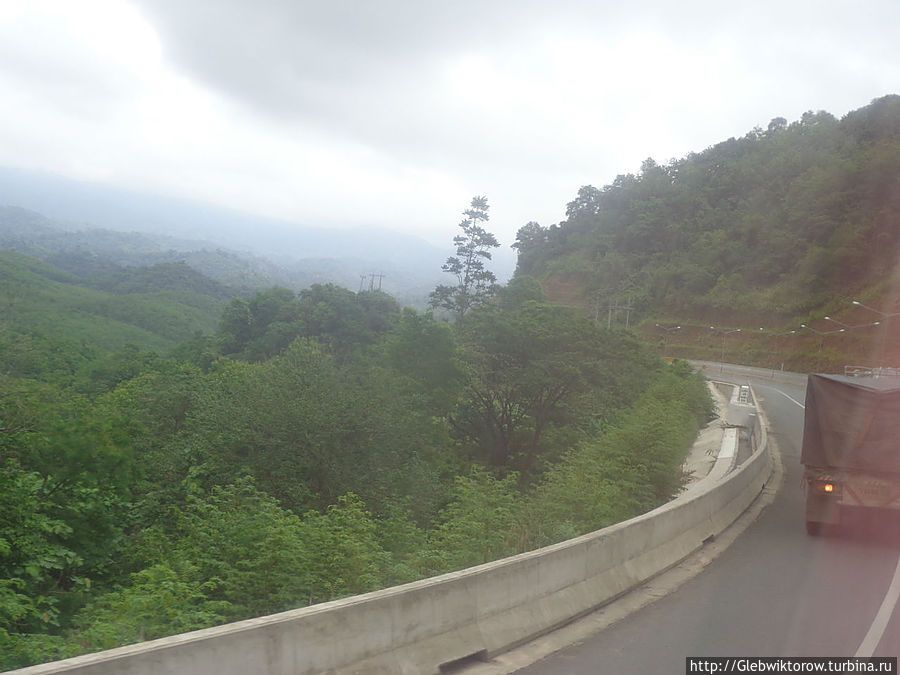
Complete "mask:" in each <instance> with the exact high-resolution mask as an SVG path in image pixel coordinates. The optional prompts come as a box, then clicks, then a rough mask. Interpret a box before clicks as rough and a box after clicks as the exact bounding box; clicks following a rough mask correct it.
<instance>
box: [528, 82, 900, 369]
mask: <svg viewBox="0 0 900 675" xmlns="http://www.w3.org/2000/svg"><path fill="white" fill-rule="evenodd" d="M566 216H567V217H566V219H565V220H564V221H562V222H561V223H559V224H556V225H551V226H549V227H543V226H541V225H539V224H537V223H529V224H528V225H526V226H525V227H523V228H521V229H520V231H519V233H518V241H517V248H518V250H519V252H520V256H519V263H518V268H517V274H518V275H523V274H524V275H532V276H534V277H536V278H538V279H539V280H540V281H541V283H542V285H543V286H544V289H545V291H546V292H547V293H548V295H549V296H550V297H551V298H552V299H555V300H556V301H558V302H565V303H569V304H575V305H581V306H583V307H585V309H586V310H589V311H591V312H592V313H596V314H597V315H598V316H603V318H605V319H607V320H608V321H611V322H618V323H623V321H624V319H625V317H626V316H627V317H628V318H629V319H630V322H631V325H632V326H635V325H637V324H639V323H641V322H644V324H645V328H644V332H645V334H646V335H647V336H648V337H653V338H656V339H660V341H661V344H662V341H663V339H662V338H661V337H660V329H659V328H655V326H656V322H660V323H662V324H663V325H669V324H670V325H671V326H672V327H674V326H675V325H679V324H682V325H684V326H685V328H684V329H683V330H681V331H679V332H678V333H675V334H672V335H667V336H665V342H666V345H667V349H668V350H669V352H670V353H674V354H679V353H680V354H685V355H693V356H694V357H699V356H703V357H705V358H713V357H714V358H716V359H718V358H720V356H721V354H720V353H719V348H720V347H721V349H722V352H724V350H725V346H726V341H725V340H724V338H718V337H713V338H711V337H710V336H709V335H710V330H709V327H710V326H711V325H714V326H728V327H729V328H731V329H734V330H736V329H737V328H743V330H742V332H741V333H740V334H738V333H736V332H734V331H731V333H732V334H731V335H730V336H729V338H728V340H727V344H728V346H729V347H731V346H733V347H734V349H735V350H737V349H740V350H742V353H741V354H740V355H738V354H735V353H733V352H732V357H733V358H734V359H736V360H740V361H742V362H751V361H754V360H755V361H757V362H767V363H768V362H775V361H776V359H778V361H777V362H779V363H780V362H783V360H784V354H785V353H795V354H797V355H801V354H802V359H801V358H799V356H798V358H797V360H795V363H796V364H798V367H806V366H809V367H814V366H816V364H819V365H821V364H829V367H839V366H840V364H842V363H844V362H845V361H847V360H848V359H851V360H852V359H857V360H863V362H864V363H867V364H870V365H885V364H888V365H896V364H897V363H900V342H898V341H897V340H894V339H892V337H891V336H893V335H894V334H895V333H896V329H895V328H892V327H889V326H888V325H887V321H882V322H881V323H880V324H877V325H874V324H873V322H874V321H876V320H877V319H879V316H878V314H877V313H876V312H874V311H871V310H866V309H863V308H862V307H860V305H859V304H857V305H853V304H851V300H854V299H859V300H861V301H862V302H864V303H866V304H867V305H868V306H869V307H872V308H875V309H877V310H878V311H880V312H882V313H883V314H890V313H894V312H900V277H898V270H900V268H898V264H897V263H898V254H900V96H886V97H884V98H881V99H878V100H875V101H873V102H872V103H871V104H870V105H868V106H866V107H863V108H861V109H859V110H856V111H853V112H850V113H848V114H847V115H846V116H844V117H843V118H842V119H840V120H838V119H836V118H835V117H834V116H833V115H831V114H829V113H827V112H824V111H819V112H807V113H805V114H804V115H803V116H802V118H801V119H799V120H797V121H794V122H791V123H789V122H788V121H787V120H785V119H784V118H775V119H773V120H772V121H771V122H770V123H769V125H768V127H767V128H766V129H760V128H756V129H753V130H751V131H750V132H749V133H747V135H745V136H744V137H742V138H730V139H728V140H726V141H723V142H722V143H719V144H717V145H714V146H712V147H710V148H707V149H706V150H703V151H701V152H697V153H691V154H689V155H688V156H687V157H684V158H682V159H678V160H673V161H671V162H670V163H668V164H666V165H660V164H657V163H656V162H655V161H653V160H652V159H648V160H646V161H645V162H644V163H643V165H642V167H641V172H640V173H639V174H638V175H630V174H629V175H620V176H618V177H617V178H616V180H615V181H614V182H613V183H612V184H610V185H606V186H604V187H602V188H599V189H598V188H595V187H593V186H584V187H582V188H581V189H580V190H579V191H578V194H577V196H576V198H575V199H574V200H573V201H572V202H570V203H569V204H568V207H567V210H566ZM617 307H619V308H625V307H627V308H628V309H627V310H625V311H623V310H621V309H615V308H617ZM609 308H613V309H609ZM879 308H880V309H879ZM826 316H829V317H831V318H830V319H825V318H824V317H826ZM835 320H837V321H838V322H843V323H844V324H845V325H846V326H847V328H848V329H847V330H844V331H841V326H840V324H839V323H836V322H835ZM896 321H897V320H896V319H895V320H893V322H892V323H896ZM801 324H806V325H807V326H808V328H803V329H802V330H801ZM688 326H690V327H691V329H690V330H688V329H687V327H688ZM851 326H852V327H860V329H859V330H849V327H851ZM866 327H867V328H866ZM863 328H866V330H863ZM791 331H793V332H791ZM866 331H868V332H866ZM751 332H752V333H755V334H756V337H752V336H751V335H750V333H751ZM778 334H781V335H782V337H781V338H780V339H778V340H775V339H774V336H776V335H778ZM770 336H771V337H770ZM670 338H671V339H670ZM689 343H690V344H689ZM700 347H702V349H701V348H700ZM775 352H778V353H775ZM754 354H756V355H758V356H756V357H755V356H754Z"/></svg>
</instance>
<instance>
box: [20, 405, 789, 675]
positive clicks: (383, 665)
mask: <svg viewBox="0 0 900 675" xmlns="http://www.w3.org/2000/svg"><path fill="white" fill-rule="evenodd" d="M754 419H758V418H754ZM755 424H756V425H757V426H758V427H759V422H758V421H756V422H755ZM757 433H758V434H759V435H758V436H757V438H760V439H761V442H760V443H759V447H758V449H757V450H756V451H755V452H754V453H753V454H752V455H751V456H750V457H749V459H748V460H747V461H746V462H744V463H743V464H742V465H741V466H739V467H738V468H736V469H734V470H733V471H731V473H729V474H728V475H727V477H725V478H724V479H722V480H719V481H707V483H708V486H707V485H704V486H703V487H702V488H701V489H692V490H691V491H690V492H689V493H686V494H684V495H682V496H681V497H679V498H677V499H675V500H674V501H672V502H670V503H668V504H665V505H663V506H661V507H659V508H657V509H655V510H653V511H651V512H649V513H646V514H644V515H641V516H638V517H636V518H632V519H631V520H628V521H625V522H622V523H618V524H616V525H613V526H611V527H608V528H605V529H602V530H598V531H597V532H592V533H590V534H587V535H584V536H581V537H578V538H576V539H571V540H569V541H565V542H562V543H559V544H555V545H553V546H548V547H546V548H542V549H538V550H536V551H531V552H528V553H523V554H520V555H517V556H514V557H511V558H505V559H503V560H499V561H496V562H492V563H487V564H484V565H480V566H478V567H472V568H469V569H466V570H462V571H459V572H454V573H451V574H445V575H442V576H439V577H433V578H431V579H424V580H422V581H417V582H414V583H411V584H405V585H403V586H396V587H394V588H389V589H386V590H383V591H376V592H374V593H368V594H365V595H359V596H355V597H352V598H345V599H343V600H336V601H334V602H328V603H323V604H320V605H315V606H312V607H307V608H304V609H298V610H292V611H289V612H283V613H281V614H274V615H271V616H266V617H261V618H259V619H251V620H248V621H241V622H237V623H232V624H227V625H224V626H218V627H215V628H208V629H205V630H200V631H194V632H191V633H184V634H182V635H176V636H172V637H168V638H163V639H160V640H154V641H151V642H145V643H141V644H137V645H132V646H128V647H120V648H117V649H112V650H109V651H106V652H100V653H97V654H89V655H86V656H80V657H76V658H74V659H67V660H65V661H57V662H54V663H48V664H44V665H40V666H32V667H30V668H24V669H21V670H17V671H13V672H15V673H17V674H18V675H38V674H39V673H40V674H49V673H77V674H78V675H112V674H116V675H167V674H171V675H185V674H188V673H191V674H195V675H202V674H206V673H209V674H210V675H230V674H232V673H233V674H234V675H245V674H246V673H257V674H260V675H301V674H307V673H309V674H311V673H409V674H411V675H412V674H415V675H418V674H420V673H436V672H438V671H439V670H440V667H441V666H442V665H445V664H448V663H452V662H455V661H459V660H462V659H466V658H470V657H475V658H479V657H489V656H491V655H493V654H496V653H499V652H502V651H505V650H507V649H510V648H512V647H514V646H516V645H519V644H521V643H524V642H526V641H528V640H531V639H533V638H535V637H537V636H538V635H540V634H542V633H546V632H548V631H550V630H552V629H554V628H556V627H559V626H561V625H563V624H565V623H567V622H569V621H571V620H573V619H575V618H577V617H579V616H582V615H584V614H586V613H588V612H591V611H593V610H595V609H597V608H598V607H600V606H602V605H604V604H606V603H608V602H610V601H611V600H613V599H615V598H617V597H618V596H620V595H622V594H624V593H626V592H627V591H629V590H630V589H632V588H634V587H635V586H637V585H639V584H641V583H643V582H645V581H646V580H647V579H649V578H650V577H653V576H655V575H656V574H658V573H660V572H662V571H664V570H666V569H668V568H669V567H672V566H673V565H675V564H677V563H678V562H680V561H681V560H682V559H684V558H685V557H686V556H688V555H689V554H690V553H692V552H693V551H695V550H697V549H698V548H700V547H701V546H702V545H703V543H704V541H706V540H708V539H709V538H710V537H714V536H715V535H717V534H719V533H720V532H722V531H723V530H724V529H725V528H726V527H728V525H730V524H731V523H732V522H733V521H734V520H735V519H736V518H737V517H738V516H739V515H740V514H741V513H742V512H743V511H744V510H745V509H746V508H747V507H748V506H749V505H750V503H751V502H753V500H754V499H755V498H756V497H757V496H758V495H759V494H760V492H761V491H762V488H763V487H764V486H765V483H766V481H767V480H768V477H769V475H770V473H771V470H772V461H771V457H770V455H769V452H768V449H767V443H766V442H765V431H764V429H762V428H758V429H757ZM697 487H698V488H699V487H700V486H697Z"/></svg>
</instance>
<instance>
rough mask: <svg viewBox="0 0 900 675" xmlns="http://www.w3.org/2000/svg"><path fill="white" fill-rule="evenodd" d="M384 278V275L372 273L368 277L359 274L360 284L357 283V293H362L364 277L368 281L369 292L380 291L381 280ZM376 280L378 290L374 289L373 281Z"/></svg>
mask: <svg viewBox="0 0 900 675" xmlns="http://www.w3.org/2000/svg"><path fill="white" fill-rule="evenodd" d="M384 276H385V275H384V274H375V273H374V272H372V273H370V274H368V275H366V274H361V275H360V282H359V292H360V293H362V289H363V282H364V281H365V280H366V277H368V279H369V290H370V291H374V290H379V291H380V290H381V280H382V279H384ZM376 279H378V288H377V289H376V288H375V280H376Z"/></svg>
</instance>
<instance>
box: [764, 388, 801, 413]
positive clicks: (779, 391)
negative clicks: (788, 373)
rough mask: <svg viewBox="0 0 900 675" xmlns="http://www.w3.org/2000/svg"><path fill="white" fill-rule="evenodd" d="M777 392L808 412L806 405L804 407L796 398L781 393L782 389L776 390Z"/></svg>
mask: <svg viewBox="0 0 900 675" xmlns="http://www.w3.org/2000/svg"><path fill="white" fill-rule="evenodd" d="M772 388H773V389H775V387H772ZM775 391H777V392H778V393H779V394H781V395H782V396H784V397H785V398H786V399H787V400H788V401H790V402H791V403H796V404H797V405H799V406H800V407H801V408H803V409H804V410H806V406H805V405H803V404H802V403H800V401H798V400H797V399H795V398H794V397H792V396H788V395H787V394H785V393H784V392H783V391H781V389H775Z"/></svg>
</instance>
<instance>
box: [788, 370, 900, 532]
mask: <svg viewBox="0 0 900 675" xmlns="http://www.w3.org/2000/svg"><path fill="white" fill-rule="evenodd" d="M800 461H801V463H802V464H803V465H804V472H803V477H804V480H805V484H806V488H807V493H806V530H807V532H808V533H809V534H819V533H820V532H821V531H822V529H823V527H824V526H826V525H839V524H840V523H841V522H842V521H844V520H846V518H847V516H848V515H849V514H850V512H851V511H860V512H866V513H878V512H886V511H890V510H900V377H896V376H887V377H875V376H867V375H862V376H860V375H857V376H848V375H819V374H811V375H810V376H809V379H808V381H807V386H806V414H805V419H804V424H803V449H802V451H801V455H800Z"/></svg>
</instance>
